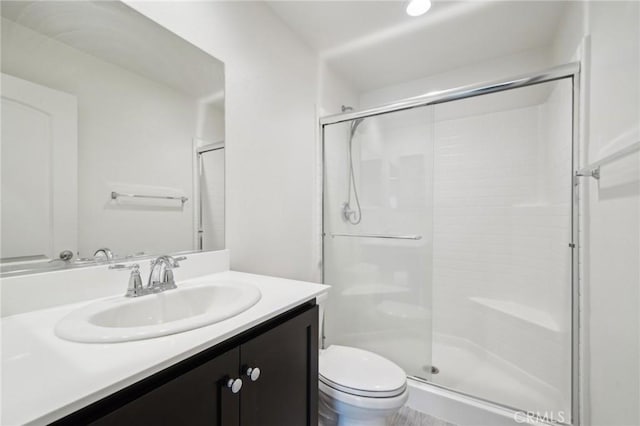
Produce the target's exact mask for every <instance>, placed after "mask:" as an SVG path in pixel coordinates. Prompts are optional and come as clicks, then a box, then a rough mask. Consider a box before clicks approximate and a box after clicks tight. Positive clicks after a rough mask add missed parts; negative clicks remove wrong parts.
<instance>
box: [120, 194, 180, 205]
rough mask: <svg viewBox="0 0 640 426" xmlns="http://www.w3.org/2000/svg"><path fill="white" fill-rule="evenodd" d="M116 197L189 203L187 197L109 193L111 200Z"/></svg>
mask: <svg viewBox="0 0 640 426" xmlns="http://www.w3.org/2000/svg"><path fill="white" fill-rule="evenodd" d="M118 197H131V198H154V199H158V200H179V201H181V202H182V204H184V203H186V202H187V201H189V198H187V197H172V196H168V195H141V194H125V193H122V192H115V191H112V192H111V199H112V200H116V199H118Z"/></svg>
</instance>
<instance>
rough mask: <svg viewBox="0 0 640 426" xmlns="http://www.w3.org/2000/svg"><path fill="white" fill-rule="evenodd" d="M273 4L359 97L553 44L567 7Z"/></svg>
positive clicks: (476, 3) (451, 3)
mask: <svg viewBox="0 0 640 426" xmlns="http://www.w3.org/2000/svg"><path fill="white" fill-rule="evenodd" d="M432 1H433V6H432V8H431V10H430V11H429V12H428V13H426V14H425V15H423V16H421V17H417V18H413V17H410V16H408V15H407V14H406V13H405V11H404V9H405V6H406V4H407V3H406V1H268V2H267V4H268V5H269V6H270V7H271V9H272V10H273V11H274V12H275V13H276V14H277V15H278V16H280V18H281V19H282V20H283V21H284V22H285V23H286V24H287V25H288V26H289V27H290V28H291V29H292V30H293V31H294V32H295V33H297V34H298V35H299V36H300V37H301V38H302V39H303V40H305V42H306V43H307V44H308V45H309V46H311V47H312V48H313V49H315V50H316V51H317V52H318V53H319V55H320V57H322V58H324V59H325V60H326V61H327V63H329V65H330V66H331V67H332V68H333V69H335V70H336V71H338V72H339V73H340V74H342V75H343V76H344V77H346V78H347V79H349V80H350V81H351V82H352V83H353V84H354V86H355V87H356V88H357V89H358V90H360V91H368V90H373V89H378V88H381V87H385V86H389V85H393V84H397V83H401V82H406V81H409V80H413V79H417V78H422V77H426V76H429V75H434V74H438V73H441V72H444V71H448V70H452V69H455V68H459V67H463V66H468V65H471V64H474V63H477V62H480V61H483V60H488V59H493V58H498V57H501V56H506V55H510V54H514V53H517V52H521V51H523V50H527V49H533V48H540V47H545V46H549V45H550V44H551V43H552V41H553V38H554V35H555V33H556V31H557V27H558V25H559V23H560V20H561V18H562V15H563V14H564V10H565V8H566V5H567V3H566V2H563V1H524V0H522V1H521V0H512V1H443V0H440V1H438V0H432Z"/></svg>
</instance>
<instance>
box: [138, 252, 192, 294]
mask: <svg viewBox="0 0 640 426" xmlns="http://www.w3.org/2000/svg"><path fill="white" fill-rule="evenodd" d="M185 259H186V257H184V256H182V257H176V258H174V257H171V256H169V255H164V256H160V257H158V258H157V259H155V260H152V261H151V272H150V273H149V281H148V282H147V288H148V289H153V290H154V291H155V292H160V291H165V290H172V289H174V288H177V286H176V281H175V279H174V278H173V268H179V267H180V264H179V263H178V261H180V260H185Z"/></svg>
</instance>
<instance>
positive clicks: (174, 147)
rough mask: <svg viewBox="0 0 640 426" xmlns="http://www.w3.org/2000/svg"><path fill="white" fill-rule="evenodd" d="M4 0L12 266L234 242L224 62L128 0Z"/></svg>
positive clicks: (5, 198) (5, 268) (5, 209)
mask: <svg viewBox="0 0 640 426" xmlns="http://www.w3.org/2000/svg"><path fill="white" fill-rule="evenodd" d="M1 7H2V9H1V12H2V135H1V136H2V139H1V142H2V145H1V149H2V152H1V154H2V165H1V166H2V176H1V178H2V211H1V214H2V224H1V225H2V228H1V231H2V232H1V236H2V241H1V250H0V258H1V260H2V272H4V273H5V274H7V273H22V272H27V271H38V270H43V269H50V268H62V267H71V266H77V265H84V264H95V262H96V261H109V260H112V259H118V258H124V257H132V256H142V255H145V256H152V255H154V254H155V255H157V254H165V253H176V252H185V251H193V250H219V249H222V248H224V151H225V150H224V65H223V63H222V62H220V61H219V60H217V59H215V58H213V57H211V56H209V55H208V54H206V53H204V52H203V51H201V50H199V49H198V48H196V47H195V46H193V45H191V44H189V43H188V42H186V41H184V40H183V39H181V38H179V37H178V36H176V35H175V34H173V33H171V32H169V31H167V30H166V29H164V28H163V27H161V26H159V25H157V24H156V23H154V22H152V21H151V20H149V19H147V18H145V17H143V16H142V15H140V14H139V13H137V12H135V11H134V10H132V9H130V8H129V7H128V6H126V5H124V4H122V3H120V2H112V1H109V2H102V1H101V2H75V1H68V2H53V1H52V2H25V1H15V2H14V1H3V2H2V4H1ZM71 255H72V257H71V258H70V256H71Z"/></svg>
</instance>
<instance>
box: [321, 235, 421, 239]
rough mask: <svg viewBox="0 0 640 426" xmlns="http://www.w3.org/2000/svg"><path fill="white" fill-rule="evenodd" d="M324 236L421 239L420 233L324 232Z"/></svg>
mask: <svg viewBox="0 0 640 426" xmlns="http://www.w3.org/2000/svg"><path fill="white" fill-rule="evenodd" d="M324 236H325V237H327V236H328V237H332V238H334V237H354V238H386V239H389V240H421V239H422V235H382V234H324Z"/></svg>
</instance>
